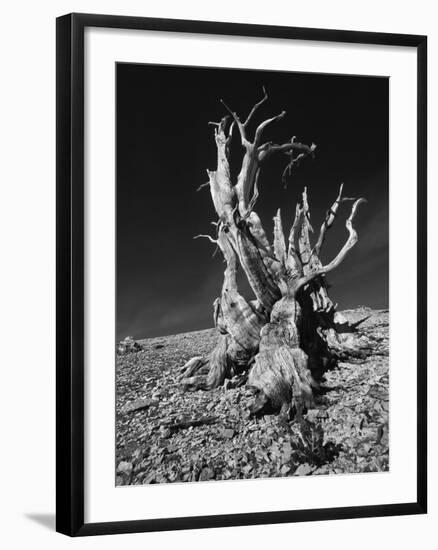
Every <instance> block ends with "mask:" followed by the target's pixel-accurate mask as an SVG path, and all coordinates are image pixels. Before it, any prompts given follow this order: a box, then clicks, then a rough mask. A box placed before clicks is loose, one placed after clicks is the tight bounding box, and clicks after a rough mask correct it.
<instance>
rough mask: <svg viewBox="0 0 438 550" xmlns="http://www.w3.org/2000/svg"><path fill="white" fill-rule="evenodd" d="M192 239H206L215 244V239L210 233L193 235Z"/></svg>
mask: <svg viewBox="0 0 438 550" xmlns="http://www.w3.org/2000/svg"><path fill="white" fill-rule="evenodd" d="M193 238H194V239H201V238H202V239H208V240H209V241H210V242H211V243H213V244H217V240H216V239H213V237H212V236H211V235H196V236H195V237H193Z"/></svg>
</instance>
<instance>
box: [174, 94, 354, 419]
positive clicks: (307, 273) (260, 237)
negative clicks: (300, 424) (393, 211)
mask: <svg viewBox="0 0 438 550" xmlns="http://www.w3.org/2000/svg"><path fill="white" fill-rule="evenodd" d="M263 92H264V96H263V98H262V99H261V100H260V101H259V102H258V103H256V104H255V105H254V107H253V108H252V110H251V111H250V113H249V115H248V117H247V118H246V120H245V121H242V120H241V119H240V118H239V116H238V115H237V114H236V113H235V112H233V111H232V110H231V109H230V108H229V107H228V106H227V105H226V104H225V103H224V102H223V101H222V103H223V105H224V106H225V108H226V109H227V111H228V112H229V114H228V115H227V116H224V118H222V120H221V121H220V122H210V123H209V124H211V125H213V126H214V137H215V142H216V148H217V168H216V170H214V171H209V170H208V171H207V173H208V182H207V183H206V184H205V186H208V187H209V189H210V193H211V198H212V201H213V205H214V208H215V210H216V213H217V217H218V219H217V222H215V225H216V228H217V231H216V236H215V237H212V236H210V235H199V237H206V238H208V239H209V240H210V241H211V242H213V243H214V244H215V245H216V246H217V247H218V248H219V249H220V250H221V252H222V254H223V257H224V260H225V264H226V266H225V272H224V281H223V285H222V291H221V294H220V296H219V297H218V298H217V299H216V300H215V302H214V322H215V326H216V327H217V330H218V331H219V333H220V336H219V340H218V344H217V346H216V348H215V349H214V350H213V352H212V353H211V354H210V356H209V357H205V358H204V357H195V358H193V359H191V360H190V361H189V362H188V363H186V365H185V366H184V367H183V371H182V384H183V385H184V387H185V388H186V389H189V390H190V389H213V388H216V387H218V386H220V385H221V384H223V382H224V380H225V379H226V378H231V377H233V376H235V375H239V374H242V375H243V373H249V374H248V380H247V383H248V385H249V386H250V387H251V388H253V389H254V392H255V395H256V398H255V403H254V406H253V412H257V411H259V410H261V409H263V408H265V407H266V406H269V407H271V408H273V409H276V410H280V411H281V412H282V413H283V414H285V415H290V413H291V412H294V413H296V414H301V413H302V411H303V409H304V408H306V407H309V406H311V405H312V402H313V392H312V387H315V386H316V385H317V379H318V375H319V373H321V371H322V370H323V369H325V368H327V366H328V365H329V364H330V363H331V362H333V361H334V360H336V358H337V357H339V356H340V355H342V353H344V352H345V351H348V349H349V348H352V347H353V346H354V342H352V334H353V333H352V330H351V329H350V327H348V324H347V323H346V322H345V320H344V319H342V318H341V317H340V315H339V314H338V313H337V312H336V305H335V304H334V303H333V302H332V300H331V299H330V297H329V295H328V293H327V285H326V282H325V275H326V274H327V273H329V272H330V271H332V270H333V269H335V268H336V267H338V266H339V265H340V264H341V263H342V261H343V260H344V258H345V256H346V255H347V253H348V251H349V250H350V249H351V248H352V247H353V246H354V245H355V244H356V242H357V240H358V237H357V233H356V230H355V229H354V226H353V220H354V217H355V214H356V212H357V208H358V206H359V204H361V203H362V202H363V201H364V199H362V198H359V199H351V198H348V197H344V196H343V194H342V191H343V189H342V188H343V186H342V185H341V186H340V189H339V193H338V196H337V197H336V200H335V201H334V202H333V204H332V206H331V208H330V209H329V210H328V212H327V214H326V217H325V219H324V221H323V223H322V225H321V228H320V230H319V235H318V238H317V240H316V242H315V244H313V245H312V244H311V239H310V234H311V233H312V232H313V229H312V226H311V224H310V210H309V204H308V200H307V190H306V188H305V189H304V191H303V193H302V201H301V204H298V205H297V206H296V210H295V218H294V220H293V223H292V226H291V229H290V232H289V235H288V238H287V239H286V238H285V234H284V232H283V225H282V218H281V213H280V210H278V212H277V214H276V216H275V217H274V236H273V242H272V243H271V242H269V240H268V237H267V235H266V233H265V231H264V229H263V226H262V223H261V220H260V218H259V216H258V215H257V213H256V211H255V206H256V203H257V199H258V195H259V193H258V179H259V174H260V171H261V170H262V168H263V165H264V163H266V162H267V161H268V160H269V158H270V157H272V156H273V155H275V154H282V155H284V156H286V157H287V163H286V167H285V169H284V172H283V174H282V179H283V180H286V178H287V177H289V176H290V174H291V171H292V169H293V168H294V167H295V166H297V165H298V164H299V163H300V162H301V161H303V160H304V159H305V158H306V157H313V156H314V152H315V149H316V145H315V144H313V143H312V144H311V145H305V144H303V143H300V142H298V141H297V140H296V138H295V136H294V137H292V139H291V140H290V141H288V142H287V143H282V144H276V143H273V142H271V141H266V142H264V141H263V140H262V136H263V132H264V130H265V129H266V127H267V126H269V125H270V124H272V123H274V122H276V121H278V120H280V119H282V118H283V117H284V116H285V114H286V113H285V112H284V111H283V112H282V113H280V114H278V115H276V116H274V117H272V118H268V119H267V120H264V121H263V122H261V123H260V124H259V125H258V126H257V128H256V130H255V133H254V136H253V138H252V139H251V138H250V137H249V135H248V123H249V122H250V121H251V120H252V118H253V117H254V115H255V113H256V111H257V110H258V108H259V107H260V106H261V105H262V104H263V103H264V102H265V101H266V100H267V98H268V96H267V93H266V91H265V89H263ZM236 129H237V131H238V133H239V136H240V141H241V145H242V148H243V160H242V164H241V168H240V172H239V174H238V176H237V179H236V181H233V179H232V176H231V170H230V163H231V158H230V156H231V155H230V150H231V149H230V143H231V139H232V136H233V130H236ZM346 201H351V202H352V208H351V212H350V215H349V217H348V218H347V220H346V223H345V225H346V229H347V232H348V238H347V240H346V242H345V244H344V246H343V247H342V248H341V250H340V251H339V253H338V254H337V256H336V257H335V258H334V259H333V260H332V261H331V262H329V263H328V264H327V265H323V264H322V262H321V261H320V251H321V248H322V246H323V244H324V240H325V237H326V234H327V231H328V230H329V228H330V227H331V225H332V224H333V222H334V220H335V218H336V216H337V213H338V209H339V207H340V205H341V204H342V203H343V202H346ZM239 268H240V269H242V270H243V271H244V273H245V275H246V278H247V279H248V282H249V285H250V287H251V289H252V291H253V293H254V299H253V300H251V301H248V300H246V299H245V298H244V297H243V296H242V295H241V294H240V293H239V290H238V287H237V277H236V276H237V270H238V269H239Z"/></svg>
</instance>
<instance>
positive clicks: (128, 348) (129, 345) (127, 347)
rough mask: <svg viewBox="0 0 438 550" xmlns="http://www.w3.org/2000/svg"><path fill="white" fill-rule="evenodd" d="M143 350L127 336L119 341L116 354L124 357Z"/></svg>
mask: <svg viewBox="0 0 438 550" xmlns="http://www.w3.org/2000/svg"><path fill="white" fill-rule="evenodd" d="M142 349H143V348H142V347H141V346H140V344H139V343H138V342H136V341H135V340H134V338H133V337H132V336H127V337H126V338H125V339H124V340H121V341H120V342H119V344H118V346H117V353H118V354H119V355H125V354H127V353H136V352H138V351H141V350H142Z"/></svg>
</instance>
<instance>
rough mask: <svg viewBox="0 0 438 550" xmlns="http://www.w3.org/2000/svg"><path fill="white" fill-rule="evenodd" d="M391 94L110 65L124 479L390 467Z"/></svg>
mask: <svg viewBox="0 0 438 550" xmlns="http://www.w3.org/2000/svg"><path fill="white" fill-rule="evenodd" d="M388 93H389V80H388V79H387V78H384V77H373V76H352V75H336V74H335V75H333V74H330V75H328V74H312V73H293V72H289V73H286V72H275V71H256V70H243V69H242V70H236V69H221V68H202V67H182V66H163V65H141V64H123V63H118V64H117V68H116V98H117V102H116V105H117V113H116V128H117V130H116V137H117V147H116V155H117V174H116V177H117V180H116V181H117V197H116V199H117V200H116V202H117V212H116V217H117V218H116V219H117V250H116V256H117V306H116V322H117V335H116V340H117V344H116V348H117V349H116V354H117V359H116V408H117V411H116V442H115V444H116V461H115V463H116V472H115V476H116V477H115V479H116V485H118V486H126V485H145V484H156V483H181V482H204V481H214V480H222V481H225V480H245V479H258V478H266V477H269V478H273V477H285V476H312V475H313V476H314V475H336V474H350V473H364V474H365V473H368V474H371V473H376V472H385V471H388V470H389V468H390V450H389V433H388V426H389V423H388V419H389V410H390V403H389V383H390V379H389V345H388V344H389V342H388V338H389V309H388V308H389V303H388V302H389V298H388V277H389V275H388V264H389V235H388V223H389V214H388V202H389V201H388V199H389V197H388V113H389V99H388V98H389V96H388Z"/></svg>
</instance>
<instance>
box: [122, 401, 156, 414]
mask: <svg viewBox="0 0 438 550" xmlns="http://www.w3.org/2000/svg"><path fill="white" fill-rule="evenodd" d="M151 404H152V402H151V400H150V399H147V398H146V397H142V398H140V399H135V400H134V401H130V402H129V403H126V405H125V406H124V407H123V409H122V413H124V414H128V413H132V412H135V411H139V410H141V409H146V408H147V407H150V406H151Z"/></svg>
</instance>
